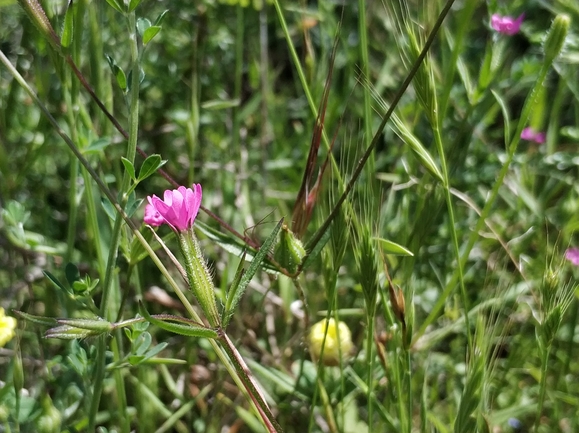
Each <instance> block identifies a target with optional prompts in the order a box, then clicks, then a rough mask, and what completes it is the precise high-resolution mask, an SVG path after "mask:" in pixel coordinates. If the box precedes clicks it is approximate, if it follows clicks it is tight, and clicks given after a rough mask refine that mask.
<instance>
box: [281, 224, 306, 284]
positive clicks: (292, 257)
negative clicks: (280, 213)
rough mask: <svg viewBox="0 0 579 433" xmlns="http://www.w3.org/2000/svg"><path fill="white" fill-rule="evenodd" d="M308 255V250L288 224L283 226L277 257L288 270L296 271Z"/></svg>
mask: <svg viewBox="0 0 579 433" xmlns="http://www.w3.org/2000/svg"><path fill="white" fill-rule="evenodd" d="M305 255H306V250H305V248H304V246H303V244H302V242H301V241H300V240H299V239H298V238H296V237H295V235H294V234H293V232H292V231H291V230H290V229H289V227H288V226H287V225H285V224H284V225H282V226H281V231H280V241H279V243H278V244H277V247H276V249H275V256H274V257H275V259H276V260H277V262H278V263H279V264H280V265H282V266H283V267H284V268H285V269H286V270H287V271H289V272H291V273H295V272H297V270H298V267H299V265H300V264H301V263H302V259H303V258H304V256H305Z"/></svg>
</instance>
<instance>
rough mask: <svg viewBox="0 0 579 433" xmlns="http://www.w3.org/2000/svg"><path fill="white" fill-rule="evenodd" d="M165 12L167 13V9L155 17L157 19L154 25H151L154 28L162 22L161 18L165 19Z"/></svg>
mask: <svg viewBox="0 0 579 433" xmlns="http://www.w3.org/2000/svg"><path fill="white" fill-rule="evenodd" d="M167 12H169V9H165V10H164V11H163V12H161V13H160V14H159V16H158V17H157V19H156V20H155V24H153V25H154V26H160V25H161V22H162V21H163V18H165V15H167Z"/></svg>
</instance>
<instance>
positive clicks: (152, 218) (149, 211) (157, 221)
mask: <svg viewBox="0 0 579 433" xmlns="http://www.w3.org/2000/svg"><path fill="white" fill-rule="evenodd" d="M143 221H145V224H149V225H151V226H153V227H157V226H160V225H161V224H163V223H164V222H165V218H163V216H162V215H161V214H160V213H159V212H157V209H155V207H154V206H153V205H151V204H147V206H145V216H144V217H143Z"/></svg>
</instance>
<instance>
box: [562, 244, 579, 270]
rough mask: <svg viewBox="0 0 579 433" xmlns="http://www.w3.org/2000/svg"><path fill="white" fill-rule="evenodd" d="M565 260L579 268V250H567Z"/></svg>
mask: <svg viewBox="0 0 579 433" xmlns="http://www.w3.org/2000/svg"><path fill="white" fill-rule="evenodd" d="M565 258H566V259H567V260H569V261H570V262H571V263H573V264H574V265H575V266H579V248H569V249H567V251H565Z"/></svg>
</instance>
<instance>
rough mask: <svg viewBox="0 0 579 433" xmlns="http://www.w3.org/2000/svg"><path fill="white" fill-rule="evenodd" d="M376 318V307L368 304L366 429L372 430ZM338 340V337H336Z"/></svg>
mask: <svg viewBox="0 0 579 433" xmlns="http://www.w3.org/2000/svg"><path fill="white" fill-rule="evenodd" d="M375 318H376V307H375V306H374V308H372V307H371V306H370V305H368V308H367V311H366V365H367V368H368V370H367V372H366V374H367V378H366V383H367V384H368V392H367V398H368V429H369V431H373V425H374V405H373V402H372V395H373V394H374V321H375ZM338 340H339V338H338Z"/></svg>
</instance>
